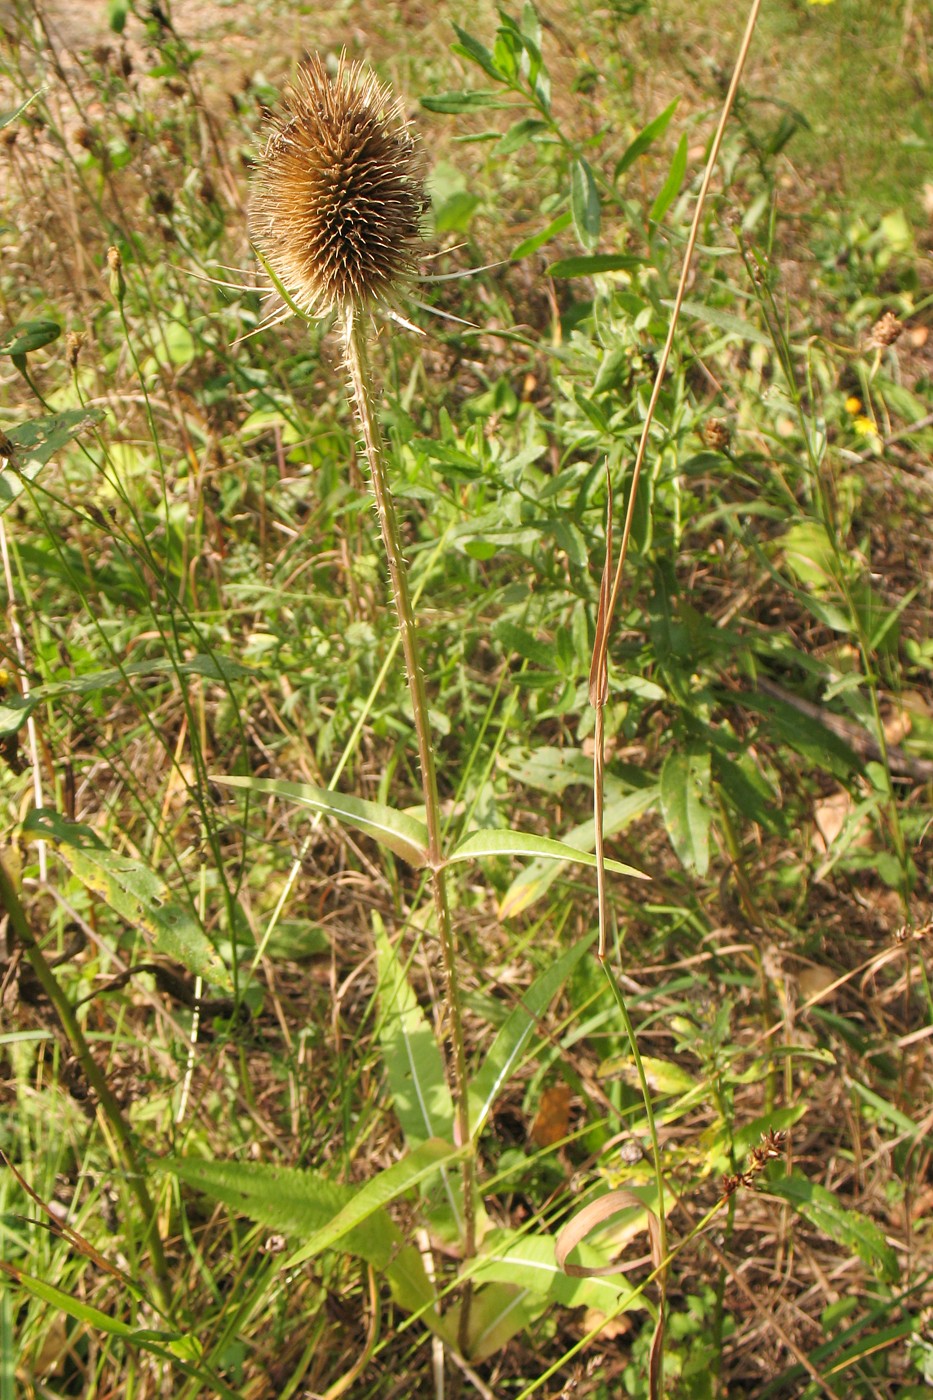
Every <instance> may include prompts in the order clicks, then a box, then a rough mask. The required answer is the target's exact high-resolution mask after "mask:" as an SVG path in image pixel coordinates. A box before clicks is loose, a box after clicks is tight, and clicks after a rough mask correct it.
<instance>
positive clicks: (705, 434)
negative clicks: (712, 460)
mask: <svg viewBox="0 0 933 1400" xmlns="http://www.w3.org/2000/svg"><path fill="white" fill-rule="evenodd" d="M702 438H703V441H704V442H705V443H706V446H707V447H712V448H713V449H714V450H715V451H716V452H725V450H726V448H727V447H728V446H729V444H730V442H731V441H732V432H731V430H730V428H729V424H728V423H726V422H725V421H724V420H723V419H722V418H707V420H706V422H705V423H704V424H703V428H702Z"/></svg>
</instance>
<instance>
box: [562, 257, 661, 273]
mask: <svg viewBox="0 0 933 1400" xmlns="http://www.w3.org/2000/svg"><path fill="white" fill-rule="evenodd" d="M644 265H645V260H644V258H636V257H632V256H631V255H630V254H628V253H592V254H590V255H588V256H586V257H578V258H559V259H558V261H557V262H553V263H551V265H550V267H549V268H548V270H547V271H548V276H549V277H595V276H596V275H597V273H600V272H625V271H627V270H628V269H629V268H633V267H644Z"/></svg>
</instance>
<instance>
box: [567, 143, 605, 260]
mask: <svg viewBox="0 0 933 1400" xmlns="http://www.w3.org/2000/svg"><path fill="white" fill-rule="evenodd" d="M570 212H571V214H572V215H573V227H574V231H575V232H576V235H577V238H578V239H579V241H580V245H581V247H583V248H585V249H586V251H587V252H588V253H592V251H593V249H594V248H595V247H596V245H597V243H598V242H599V228H600V223H601V210H600V203H599V190H598V189H597V188H596V180H595V178H594V176H593V171H592V169H591V167H590V165H589V162H588V161H585V160H582V159H581V160H575V161H574V163H573V169H572V171H571V174H570Z"/></svg>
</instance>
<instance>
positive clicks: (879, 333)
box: [870, 311, 904, 349]
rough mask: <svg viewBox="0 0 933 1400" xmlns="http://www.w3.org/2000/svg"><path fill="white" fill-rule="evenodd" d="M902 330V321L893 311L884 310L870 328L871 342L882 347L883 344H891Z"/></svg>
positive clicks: (899, 335)
mask: <svg viewBox="0 0 933 1400" xmlns="http://www.w3.org/2000/svg"><path fill="white" fill-rule="evenodd" d="M903 331H904V323H903V321H899V320H898V319H897V317H896V316H895V314H894V312H893V311H886V312H885V313H884V315H883V316H880V317H879V318H878V320H877V321H876V322H875V324H874V325H873V326H872V328H871V336H870V341H871V344H872V345H877V346H879V347H880V348H882V349H883V348H884V347H885V346H888V345H893V344H894V342H895V340H899V339H900V337H901V335H902V334H903Z"/></svg>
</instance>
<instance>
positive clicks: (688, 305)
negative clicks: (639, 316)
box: [661, 297, 771, 346]
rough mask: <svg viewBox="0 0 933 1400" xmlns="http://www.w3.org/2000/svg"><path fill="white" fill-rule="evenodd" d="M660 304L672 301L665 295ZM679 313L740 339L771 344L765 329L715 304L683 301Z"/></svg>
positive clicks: (668, 304) (668, 305) (671, 305)
mask: <svg viewBox="0 0 933 1400" xmlns="http://www.w3.org/2000/svg"><path fill="white" fill-rule="evenodd" d="M661 305H662V306H667V307H673V305H674V303H673V302H672V301H669V300H668V298H667V297H662V299H661ZM680 310H681V315H683V316H692V317H693V319H694V320H695V321H705V322H706V324H707V325H708V326H716V327H717V329H718V330H721V331H728V332H729V334H730V335H737V336H738V337H739V338H740V339H741V340H751V341H754V343H755V344H756V345H768V346H770V344H771V337H770V336H769V335H768V334H767V332H766V331H763V330H761V329H760V328H759V327H758V326H753V325H752V323H751V321H746V320H744V319H743V318H742V317H741V316H733V315H732V314H731V313H730V312H728V311H720V310H719V308H718V307H716V306H704V305H703V303H702V302H700V301H684V302H681V304H680Z"/></svg>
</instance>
